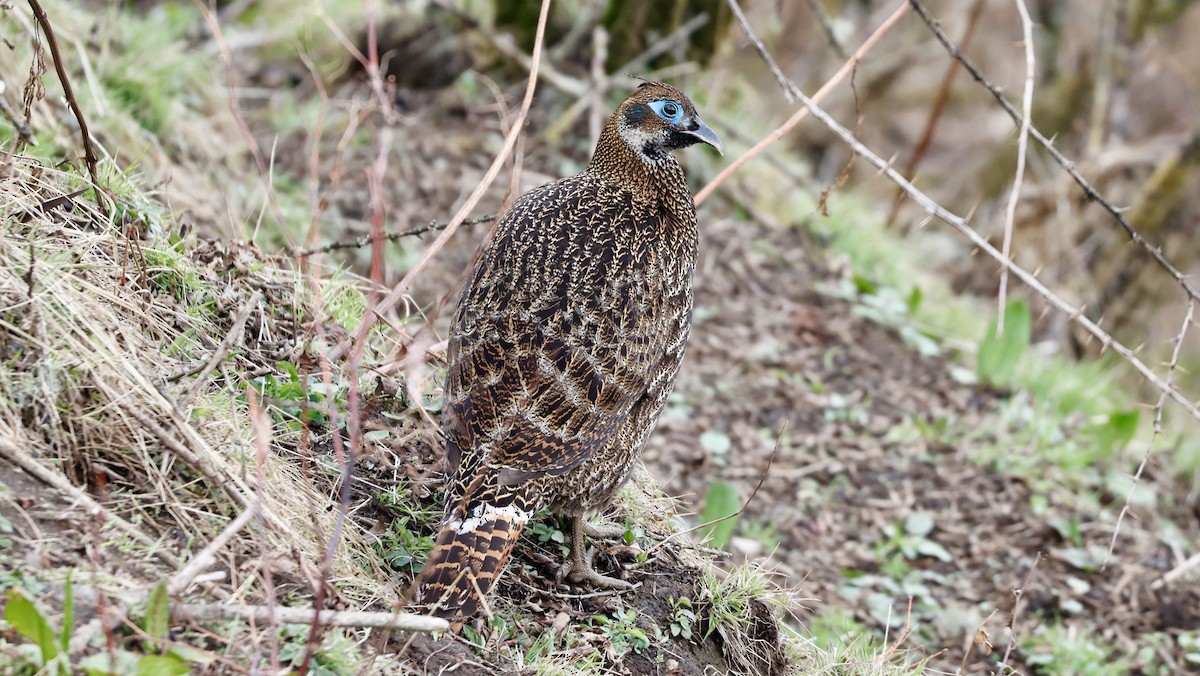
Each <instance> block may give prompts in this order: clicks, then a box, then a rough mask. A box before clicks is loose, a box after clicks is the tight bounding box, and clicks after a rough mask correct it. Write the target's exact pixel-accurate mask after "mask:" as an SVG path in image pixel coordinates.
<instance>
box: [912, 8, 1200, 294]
mask: <svg viewBox="0 0 1200 676" xmlns="http://www.w3.org/2000/svg"><path fill="white" fill-rule="evenodd" d="M908 2H909V3H910V4H911V5H912V7H913V9H914V10H916V12H917V14H918V15H919V16H920V17H921V20H922V21H924V22H925V25H926V26H928V27H929V30H930V31H932V32H933V34H934V37H936V38H937V39H938V42H940V43H942V46H943V47H944V48H945V49H946V51H947V52H948V53H949V54H950V56H951V58H953V59H954V60H956V61H958V62H959V63H961V64H962V65H963V67H964V68H966V69H967V72H969V73H970V74H971V77H973V78H975V80H976V81H977V82H978V83H979V84H980V85H982V86H983V87H984V88H985V89H987V90H988V92H989V93H991V95H992V97H993V98H995V99H996V101H997V102H998V103H999V104H1000V107H1001V108H1003V109H1004V112H1006V113H1008V115H1009V117H1011V118H1012V119H1013V121H1014V122H1016V123H1017V124H1020V123H1021V117H1022V116H1021V114H1020V113H1019V112H1017V110H1016V108H1014V107H1013V105H1012V103H1010V102H1009V100H1008V99H1007V98H1005V96H1004V93H1003V92H1001V91H1000V88H999V87H997V86H996V85H994V84H992V83H991V82H989V81H988V79H987V78H985V77H984V76H983V73H982V72H980V70H979V69H978V68H976V67H975V64H973V63H972V62H971V61H970V59H968V58H967V57H966V56H964V55H963V53H962V52H961V51H959V49H958V47H957V46H955V44H954V42H953V41H951V40H950V38H949V37H948V36H947V35H946V33H945V32H943V31H942V29H941V27H940V26H939V25H938V22H937V20H936V19H934V18H933V17H931V16H930V14H929V11H928V10H927V9H926V8H925V6H924V5H923V4H921V2H920V0H908ZM1029 133H1030V135H1031V136H1032V137H1033V139H1034V140H1035V141H1037V142H1038V144H1039V145H1041V146H1042V147H1043V148H1045V149H1046V152H1048V153H1050V156H1051V157H1053V158H1054V161H1055V162H1057V163H1058V164H1059V166H1061V167H1062V168H1063V169H1064V170H1065V171H1066V172H1067V174H1068V175H1070V177H1071V178H1072V179H1074V180H1075V183H1076V185H1078V186H1079V187H1080V189H1081V190H1083V194H1084V197H1086V198H1087V199H1088V201H1090V202H1095V203H1097V204H1099V205H1100V206H1101V207H1102V208H1103V209H1104V210H1105V211H1107V212H1108V213H1109V214H1111V215H1112V217H1113V219H1114V220H1116V222H1117V223H1118V224H1119V225H1120V226H1121V229H1122V230H1124V231H1125V234H1126V235H1127V236H1128V237H1129V239H1130V240H1132V241H1133V242H1135V243H1136V244H1137V245H1138V246H1140V247H1142V248H1143V249H1145V250H1146V252H1147V253H1149V254H1150V257H1151V258H1153V259H1154V261H1155V262H1156V263H1157V264H1158V265H1159V267H1161V268H1162V269H1163V270H1166V271H1167V273H1168V274H1169V275H1171V277H1172V278H1173V279H1174V280H1175V281H1176V282H1177V283H1178V284H1179V286H1180V287H1181V288H1182V289H1183V291H1184V293H1186V294H1187V296H1188V298H1191V299H1192V300H1200V293H1198V292H1197V291H1196V289H1195V287H1193V286H1192V285H1191V284H1190V283H1188V281H1187V279H1186V278H1185V277H1184V275H1183V273H1182V272H1180V271H1179V269H1178V268H1176V267H1175V266H1174V265H1173V264H1172V263H1171V262H1170V261H1169V260H1167V258H1166V256H1165V255H1163V252H1162V247H1156V246H1153V245H1151V244H1150V242H1148V241H1146V239H1145V238H1144V237H1142V235H1141V233H1139V232H1138V231H1136V230H1134V229H1133V226H1132V225H1130V224H1129V221H1128V220H1126V218H1125V216H1124V215H1123V214H1122V213H1121V210H1119V209H1117V207H1115V206H1113V205H1112V204H1111V203H1110V202H1109V201H1108V200H1106V199H1104V197H1103V196H1102V195H1101V194H1100V193H1099V192H1097V190H1096V188H1095V187H1093V186H1092V184H1091V183H1089V182H1088V181H1087V179H1085V178H1084V177H1083V175H1082V174H1080V173H1079V171H1078V170H1077V169H1075V164H1074V163H1073V162H1071V160H1069V159H1067V157H1066V156H1065V155H1063V154H1062V152H1061V151H1059V150H1058V148H1056V147H1055V146H1054V143H1053V142H1051V141H1050V139H1048V138H1046V137H1045V136H1044V135H1043V134H1042V133H1041V132H1040V131H1038V130H1037V127H1030V128H1029Z"/></svg>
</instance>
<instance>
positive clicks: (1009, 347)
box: [975, 300, 1033, 385]
mask: <svg viewBox="0 0 1200 676" xmlns="http://www.w3.org/2000/svg"><path fill="white" fill-rule="evenodd" d="M1032 335H1033V317H1032V315H1031V314H1030V312H1029V305H1027V304H1026V303H1025V301H1021V300H1014V301H1009V303H1008V305H1006V306H1005V309H1004V334H1003V335H1001V336H996V320H995V319H993V320H992V321H991V322H990V323H989V324H988V329H987V333H986V334H984V336H983V340H981V341H980V342H979V354H978V355H977V356H976V359H975V371H976V373H978V374H979V379H980V380H982V381H983V382H985V383H990V384H992V385H1003V384H1005V383H1007V382H1008V381H1010V380H1011V379H1012V377H1013V374H1015V373H1016V370H1017V365H1018V364H1019V363H1020V362H1021V355H1023V354H1024V353H1025V348H1027V347H1029V340H1030V338H1031V337H1032Z"/></svg>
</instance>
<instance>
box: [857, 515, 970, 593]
mask: <svg viewBox="0 0 1200 676" xmlns="http://www.w3.org/2000/svg"><path fill="white" fill-rule="evenodd" d="M932 532H933V515H932V514H930V513H929V512H913V513H912V514H909V515H908V517H907V518H905V519H904V522H903V523H895V524H892V526H891V527H890V528H889V529H885V530H884V538H883V539H881V540H878V541H876V543H875V555H876V556H877V557H878V558H879V559H880V561H881V564H880V569H881V571H882V572H883V573H884V574H886V575H888V576H889V577H894V578H902V577H904V576H905V575H906V574H907V573H908V570H909V565H908V562H909V561H915V560H916V559H919V558H921V557H923V556H928V557H931V558H934V559H937V560H939V561H945V562H947V563H949V562H950V561H953V560H954V557H953V556H951V555H950V552H948V551H947V550H946V548H945V547H943V546H941V545H940V544H938V543H936V542H934V541H933V540H931V539H929V537H928V536H929V534H930V533H932Z"/></svg>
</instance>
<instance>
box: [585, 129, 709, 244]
mask: <svg viewBox="0 0 1200 676" xmlns="http://www.w3.org/2000/svg"><path fill="white" fill-rule="evenodd" d="M588 173H590V174H592V175H594V176H598V177H600V178H603V179H605V180H607V181H610V182H612V183H615V184H617V185H618V186H620V187H621V188H624V189H625V190H628V191H629V192H631V193H633V195H634V197H635V198H637V199H639V200H643V201H647V202H658V203H659V204H661V205H662V207H663V208H664V209H666V210H667V211H670V212H672V213H673V214H675V215H676V216H677V217H678V218H679V219H680V220H682V221H684V222H691V221H694V220H695V214H696V210H695V203H694V200H693V198H692V194H691V192H690V191H689V190H688V186H687V179H686V178H685V177H684V175H683V167H681V166H679V162H678V161H677V160H676V159H675V156H674V155H672V154H671V153H670V152H668V151H665V150H664V151H661V154H655V155H653V156H648V155H647V154H646V153H645V152H643V151H642V149H640V148H639V149H635V148H633V147H631V146H630V145H629V143H627V142H626V141H625V139H623V138H622V137H621V135H620V132H618V131H617V130H616V128H615V127H614V126H613V125H611V124H609V125H606V126H605V128H604V131H603V132H601V134H600V140H599V141H598V142H597V143H596V152H595V153H594V154H593V155H592V161H591V163H590V164H589V165H588Z"/></svg>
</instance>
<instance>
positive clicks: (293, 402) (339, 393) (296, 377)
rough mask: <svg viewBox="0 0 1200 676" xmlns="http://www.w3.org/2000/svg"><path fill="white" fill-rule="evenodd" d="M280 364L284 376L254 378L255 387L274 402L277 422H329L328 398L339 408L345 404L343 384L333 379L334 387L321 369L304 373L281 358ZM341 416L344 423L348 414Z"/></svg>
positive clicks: (274, 415)
mask: <svg viewBox="0 0 1200 676" xmlns="http://www.w3.org/2000/svg"><path fill="white" fill-rule="evenodd" d="M278 366H279V370H280V371H282V372H283V374H284V375H285V376H286V377H285V378H278V377H276V376H275V375H273V374H267V375H264V376H259V377H257V378H255V379H254V380H253V381H251V385H252V386H253V387H254V389H255V390H257V391H258V393H259V394H261V395H262V396H263V397H264V398H265V399H267V401H268V402H269V403H270V404H271V406H270V409H269V410H270V412H271V418H272V419H273V420H274V421H275V423H276V424H281V425H289V426H293V427H297V428H302V427H304V426H307V425H309V424H315V425H319V426H324V425H328V424H329V414H328V402H330V401H332V402H333V404H334V405H335V406H336V407H337V408H338V409H339V410H341V409H343V408H344V407H345V403H346V387H345V386H344V385H342V384H339V383H334V384H333V387H331V388H330V387H326V385H325V381H324V380H323V378H322V376H321V374H319V373H314V374H310V375H308V376H305V377H302V376H301V375H300V372H299V371H298V370H297V369H296V367H295V366H293V365H292V364H290V363H288V362H279V363H278ZM339 417H340V418H341V420H340V422H342V423H345V416H339Z"/></svg>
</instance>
